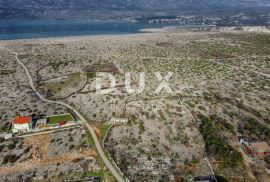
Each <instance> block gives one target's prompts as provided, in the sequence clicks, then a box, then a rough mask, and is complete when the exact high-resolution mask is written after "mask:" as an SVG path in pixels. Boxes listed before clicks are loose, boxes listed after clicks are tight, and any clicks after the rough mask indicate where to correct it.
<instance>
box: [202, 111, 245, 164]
mask: <svg viewBox="0 0 270 182" xmlns="http://www.w3.org/2000/svg"><path fill="white" fill-rule="evenodd" d="M199 117H200V119H201V125H200V128H199V130H200V132H201V134H202V136H203V138H204V141H205V146H206V151H207V153H209V154H213V155H215V156H216V157H218V158H221V160H223V161H228V164H231V165H238V164H240V163H241V162H242V161H243V156H242V154H241V153H240V152H238V151H236V150H235V149H234V148H232V147H231V146H229V145H228V144H227V142H226V141H224V139H222V138H221V137H220V136H219V130H218V128H217V127H216V125H215V123H214V122H213V120H212V119H210V118H208V117H205V116H203V115H200V116H199Z"/></svg>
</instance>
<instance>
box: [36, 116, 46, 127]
mask: <svg viewBox="0 0 270 182" xmlns="http://www.w3.org/2000/svg"><path fill="white" fill-rule="evenodd" d="M46 127H47V119H46V118H42V119H38V120H37V121H36V125H35V128H37V129H42V128H46Z"/></svg>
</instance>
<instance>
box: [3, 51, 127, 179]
mask: <svg viewBox="0 0 270 182" xmlns="http://www.w3.org/2000/svg"><path fill="white" fill-rule="evenodd" d="M3 49H6V50H8V51H9V52H11V53H13V54H15V58H16V60H17V62H18V63H19V64H20V65H21V66H22V67H23V68H24V70H25V72H26V75H27V77H28V79H29V84H30V86H31V88H32V90H33V91H34V92H35V94H36V95H37V96H38V97H39V98H40V99H41V100H42V101H44V102H48V103H54V104H59V105H62V106H65V107H67V108H69V109H70V110H72V111H73V112H74V114H76V115H77V116H78V118H79V119H80V124H81V125H84V126H86V127H87V129H88V130H89V132H90V134H91V136H92V138H93V140H94V143H95V145H96V148H97V151H98V154H99V156H100V157H101V159H102V160H103V162H104V164H105V165H106V167H107V169H108V170H109V171H110V172H111V173H112V174H113V176H114V177H115V178H116V180H117V181H119V182H125V181H126V180H125V179H124V178H123V177H122V175H121V174H119V173H118V171H117V170H116V169H115V167H114V166H113V165H112V164H111V162H110V160H109V159H108V158H107V156H106V155H105V153H104V151H103V148H102V147H101V144H100V143H99V140H98V137H97V135H96V133H95V131H94V129H93V128H92V127H91V125H90V124H89V123H88V122H87V121H86V120H85V118H84V117H83V116H82V115H81V114H80V113H79V112H78V111H77V110H76V109H75V108H73V107H72V106H70V105H68V104H66V103H63V102H59V101H52V100H48V99H45V98H44V97H43V96H42V95H41V94H40V93H39V92H38V91H37V89H36V87H35V85H34V82H33V78H32V76H31V74H30V72H29V70H28V68H27V67H26V66H25V65H24V64H23V62H21V61H20V59H19V58H18V53H17V52H14V51H12V50H10V49H8V48H6V47H3Z"/></svg>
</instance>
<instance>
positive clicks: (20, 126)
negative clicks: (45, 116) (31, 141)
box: [11, 116, 32, 133]
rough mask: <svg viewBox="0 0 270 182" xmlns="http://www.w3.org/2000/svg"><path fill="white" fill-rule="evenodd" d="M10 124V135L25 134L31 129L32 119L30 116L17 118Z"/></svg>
mask: <svg viewBox="0 0 270 182" xmlns="http://www.w3.org/2000/svg"><path fill="white" fill-rule="evenodd" d="M11 123H12V133H26V132H29V131H31V129H32V118H31V117H30V116H18V117H16V118H14V119H13V121H12V122H11Z"/></svg>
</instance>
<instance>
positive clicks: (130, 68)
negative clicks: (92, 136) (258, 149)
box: [1, 29, 270, 181]
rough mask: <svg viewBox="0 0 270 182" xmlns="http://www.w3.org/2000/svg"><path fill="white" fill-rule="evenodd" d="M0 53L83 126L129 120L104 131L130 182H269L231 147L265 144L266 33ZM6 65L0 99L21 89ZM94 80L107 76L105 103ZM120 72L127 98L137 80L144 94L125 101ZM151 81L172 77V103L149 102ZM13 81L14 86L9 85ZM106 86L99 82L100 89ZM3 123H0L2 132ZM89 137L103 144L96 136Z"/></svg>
mask: <svg viewBox="0 0 270 182" xmlns="http://www.w3.org/2000/svg"><path fill="white" fill-rule="evenodd" d="M1 45H3V46H6V47H8V48H10V49H12V50H15V51H17V52H19V58H20V59H21V60H22V61H23V62H24V64H25V65H26V66H27V67H28V68H29V70H30V72H31V75H32V76H33V77H34V79H35V82H36V87H37V88H38V90H39V91H40V92H41V93H43V94H44V95H45V96H46V97H47V98H50V99H54V100H62V101H63V102H66V103H68V104H71V105H72V106H74V107H75V108H76V109H78V110H79V111H80V112H81V113H83V115H84V116H85V118H87V120H88V121H89V123H91V124H99V125H104V124H105V123H107V122H108V121H110V119H111V118H113V117H122V118H128V119H129V122H128V124H127V125H121V126H118V125H116V126H114V127H112V129H111V130H110V131H109V133H108V135H107V137H106V140H105V148H106V149H107V150H108V152H109V155H110V156H111V157H112V158H113V160H114V161H115V162H116V164H117V165H118V167H119V168H120V169H121V171H122V172H123V173H124V174H125V176H127V177H128V178H129V180H130V181H181V180H187V179H189V178H190V176H191V177H195V176H208V175H212V172H211V168H212V169H213V172H214V174H215V175H216V176H217V177H222V178H226V179H227V180H229V181H268V180H269V179H270V175H269V161H268V160H267V159H266V160H264V161H263V160H260V161H257V160H253V159H252V158H251V157H250V156H249V155H247V154H246V153H245V152H243V150H241V146H240V144H239V137H242V138H248V139H249V140H252V141H265V142H268V144H270V143H269V141H270V128H269V122H270V121H269V115H270V102H269V97H270V96H269V89H270V83H269V77H270V67H269V60H270V59H269V58H270V55H269V52H270V50H269V48H270V46H269V45H270V35H269V34H268V33H258V32H241V31H221V30H215V31H211V32H209V31H203V30H194V29H193V30H184V31H179V30H175V31H170V32H167V31H162V32H158V33H147V34H135V35H125V36H123V35H121V36H120V35H118V36H92V37H91V36H85V37H67V38H54V39H36V40H20V41H2V42H1ZM1 56H2V57H1V60H3V61H5V60H12V61H13V59H14V58H12V57H11V56H12V55H10V54H9V53H8V52H7V51H5V50H2V52H1ZM12 61H10V62H7V61H6V62H4V63H3V66H4V69H3V70H2V73H3V75H5V78H6V79H2V82H3V83H4V84H3V85H4V87H3V88H1V89H2V93H3V94H4V93H6V95H9V94H12V92H10V93H8V91H9V90H10V89H11V88H13V86H14V84H15V86H16V84H18V83H20V82H19V81H17V79H18V80H20V79H24V77H23V73H21V72H19V71H20V68H19V67H17V66H15V65H14V66H11V64H12ZM17 70H18V71H17ZM98 72H105V73H111V74H112V75H114V76H115V78H116V80H117V83H116V88H115V89H114V90H113V92H111V93H110V94H98V93H96V92H95V81H96V73H98ZM125 72H131V73H132V75H134V76H133V77H132V81H131V82H132V87H133V88H136V87H138V83H139V82H138V80H139V73H140V72H144V73H145V75H146V82H145V85H146V86H145V89H144V91H143V92H142V93H140V94H137V95H136V94H129V93H127V91H126V89H125V86H124V83H125V79H124V73H125ZM154 72H160V73H161V75H163V76H165V75H166V74H167V73H168V72H172V73H174V74H173V76H172V77H171V78H170V79H169V81H168V84H169V86H170V87H171V89H172V90H173V93H167V92H166V91H164V90H162V92H161V93H160V94H155V93H154V91H155V89H156V88H157V86H158V85H159V81H158V79H157V78H156V77H155V74H154ZM12 74H13V75H12ZM14 75H18V76H17V77H15V78H17V79H11V78H13V77H14ZM6 80H9V81H12V82H14V84H10V83H9V82H7V81H6ZM17 82H18V83H17ZM25 84H26V85H27V82H25ZM26 85H25V87H26V88H27V86H26ZM108 86H109V80H108V79H104V80H103V82H102V89H105V88H107V87H108ZM22 90H23V89H22ZM15 91H16V87H15V88H14V92H15ZM19 94H23V95H24V94H26V93H24V92H19ZM16 98H17V97H16ZM16 98H15V99H13V97H11V96H9V97H8V99H7V100H6V101H5V103H6V104H4V105H3V106H1V107H2V109H1V110H2V111H4V112H7V111H6V110H7V107H14V108H13V109H15V110H16V107H17V106H16V107H15V106H13V105H12V102H13V100H15V101H16ZM23 98H25V97H23ZM31 98H35V96H31ZM18 99H22V97H21V96H20V95H19V96H18ZM24 102H26V101H24ZM24 102H19V103H18V104H17V105H18V107H21V105H24V104H22V103H24ZM37 102H38V101H37ZM37 106H38V105H37ZM28 107H30V108H31V105H29V106H28ZM43 107H45V106H43ZM41 110H43V108H41ZM45 110H46V109H45ZM10 112H11V111H10ZM25 112H26V111H25ZM27 112H28V111H27ZM10 115H11V113H6V114H5V117H2V121H3V125H4V123H7V122H8V121H9V117H10ZM96 132H97V133H99V136H104V131H103V130H99V131H98V130H97V131H96ZM59 146H60V148H61V150H62V149H63V147H64V146H62V145H59ZM55 152H56V153H57V151H55ZM56 153H54V152H50V153H49V155H52V156H55V155H57V154H56ZM207 161H209V164H208V162H207Z"/></svg>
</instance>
